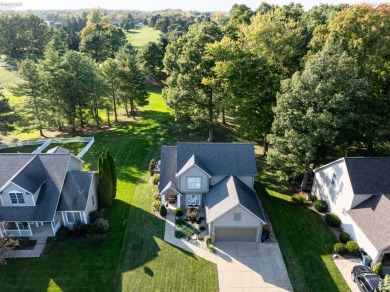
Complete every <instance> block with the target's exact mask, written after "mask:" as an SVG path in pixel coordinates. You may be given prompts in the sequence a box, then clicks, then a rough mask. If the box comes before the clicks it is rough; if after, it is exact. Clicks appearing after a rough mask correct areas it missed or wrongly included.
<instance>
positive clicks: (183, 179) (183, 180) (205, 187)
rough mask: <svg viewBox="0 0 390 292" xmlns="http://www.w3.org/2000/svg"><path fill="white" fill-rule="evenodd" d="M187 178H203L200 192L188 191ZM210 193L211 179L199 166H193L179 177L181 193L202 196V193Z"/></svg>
mask: <svg viewBox="0 0 390 292" xmlns="http://www.w3.org/2000/svg"><path fill="white" fill-rule="evenodd" d="M187 177H201V178H202V185H201V188H200V189H198V190H194V189H188V188H187ZM208 191H209V178H208V176H207V175H206V174H205V173H204V172H203V171H201V170H200V169H199V168H198V167H197V166H192V167H191V168H190V169H188V170H187V171H186V172H184V173H183V174H182V175H181V176H180V177H179V192H181V193H192V194H201V193H207V192H208Z"/></svg>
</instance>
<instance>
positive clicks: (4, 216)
mask: <svg viewBox="0 0 390 292" xmlns="http://www.w3.org/2000/svg"><path fill="white" fill-rule="evenodd" d="M82 167H83V161H82V160H81V159H79V158H77V157H76V156H74V155H72V154H71V153H70V152H69V150H67V149H64V148H61V147H56V148H53V149H50V150H49V151H48V152H47V153H40V154H25V153H9V154H0V220H2V221H4V222H5V228H4V229H3V230H0V238H2V237H4V236H11V235H12V236H26V237H35V238H37V237H48V236H54V235H55V234H56V232H57V230H58V229H59V227H60V226H61V225H63V226H67V227H69V228H73V225H74V224H75V223H77V222H81V223H85V224H87V223H89V213H90V212H91V211H93V210H96V209H97V206H98V204H97V184H98V176H97V173H96V172H83V171H82Z"/></svg>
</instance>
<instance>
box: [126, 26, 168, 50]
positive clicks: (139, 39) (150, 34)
mask: <svg viewBox="0 0 390 292" xmlns="http://www.w3.org/2000/svg"><path fill="white" fill-rule="evenodd" d="M160 33H161V31H159V30H156V29H153V28H151V27H149V26H144V27H142V28H139V29H131V30H130V31H128V32H127V33H126V38H127V40H128V41H129V42H130V43H131V44H132V45H133V46H135V47H137V48H142V47H144V46H145V45H146V44H147V43H148V42H155V41H157V40H158V39H159V37H160Z"/></svg>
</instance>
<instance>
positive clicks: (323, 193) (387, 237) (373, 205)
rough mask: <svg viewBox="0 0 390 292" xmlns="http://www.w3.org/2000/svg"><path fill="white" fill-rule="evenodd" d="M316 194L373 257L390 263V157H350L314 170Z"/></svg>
mask: <svg viewBox="0 0 390 292" xmlns="http://www.w3.org/2000/svg"><path fill="white" fill-rule="evenodd" d="M312 194H313V195H315V196H317V197H318V198H320V199H323V200H326V201H327V202H328V205H329V210H330V211H331V212H333V213H335V214H337V215H338V216H339V217H340V219H341V222H342V225H341V228H342V229H343V230H344V231H345V232H348V233H349V234H350V235H351V237H352V239H353V240H355V241H356V242H357V243H358V244H359V245H360V246H361V247H362V248H364V250H365V251H366V252H367V253H368V254H369V255H370V256H371V257H372V259H373V264H375V263H377V262H381V261H382V262H383V263H384V264H386V265H388V264H390V216H389V214H390V157H366V158H364V157H360V158H357V157H346V158H341V159H339V160H336V161H334V162H332V163H329V164H327V165H324V166H322V167H319V168H317V169H315V170H314V183H313V189H312Z"/></svg>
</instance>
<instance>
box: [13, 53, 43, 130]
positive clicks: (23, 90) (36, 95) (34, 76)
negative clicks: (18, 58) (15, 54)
mask: <svg viewBox="0 0 390 292" xmlns="http://www.w3.org/2000/svg"><path fill="white" fill-rule="evenodd" d="M18 75H19V77H20V78H21V79H22V81H20V82H18V83H17V84H16V86H15V87H14V88H13V89H12V92H13V93H14V94H15V95H16V96H24V95H25V96H27V102H26V103H25V108H26V109H27V112H30V113H31V114H32V116H33V117H34V118H35V119H36V120H37V126H38V129H39V134H40V135H41V136H44V135H43V121H44V116H43V115H44V109H45V105H44V99H43V98H42V97H43V95H42V79H41V76H40V75H39V70H38V65H37V64H36V63H35V62H34V61H32V60H28V59H27V60H23V61H22V62H21V63H20V65H19V71H18Z"/></svg>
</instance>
